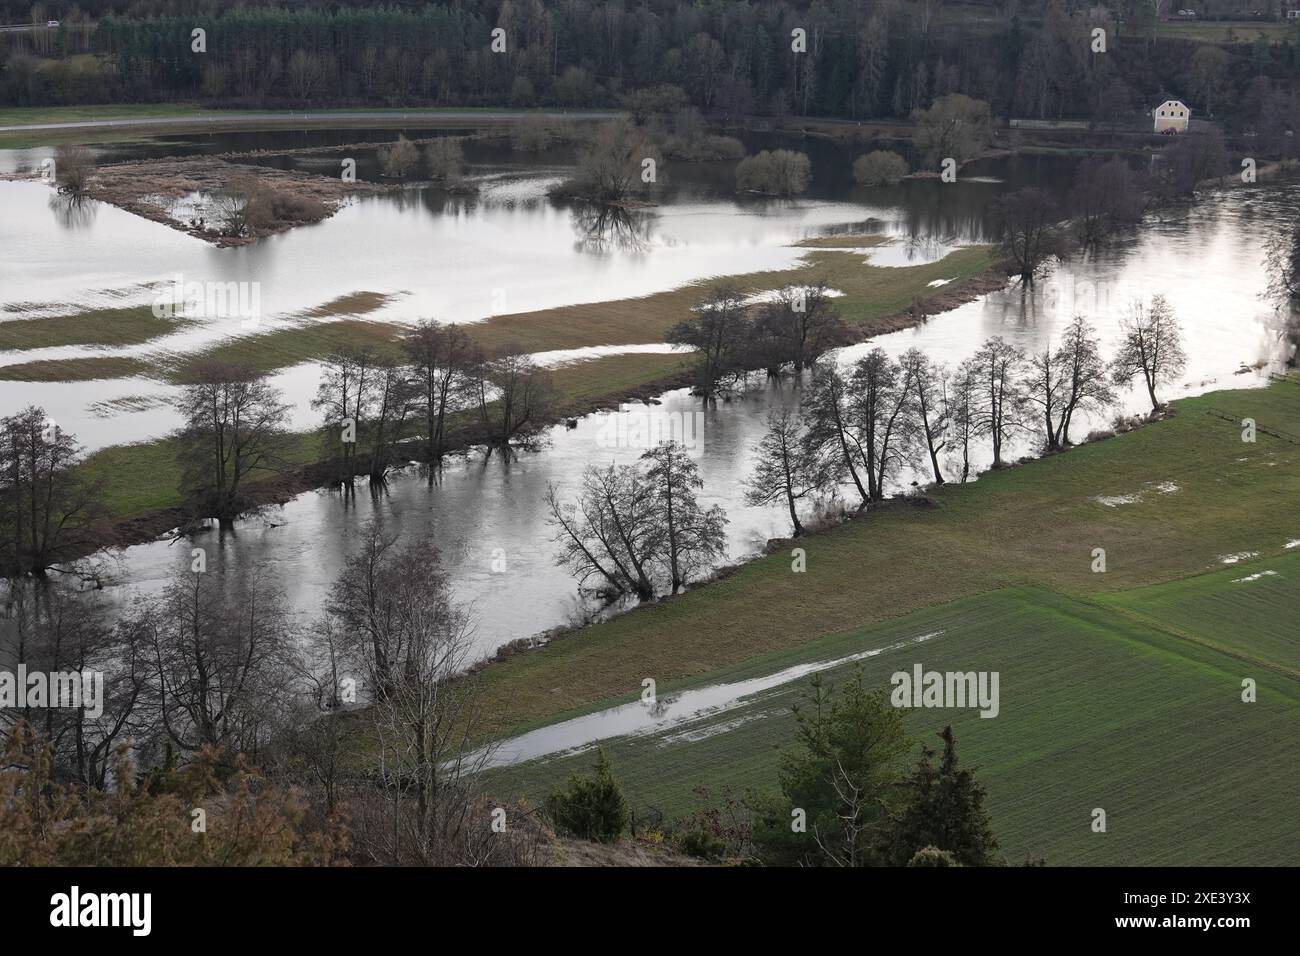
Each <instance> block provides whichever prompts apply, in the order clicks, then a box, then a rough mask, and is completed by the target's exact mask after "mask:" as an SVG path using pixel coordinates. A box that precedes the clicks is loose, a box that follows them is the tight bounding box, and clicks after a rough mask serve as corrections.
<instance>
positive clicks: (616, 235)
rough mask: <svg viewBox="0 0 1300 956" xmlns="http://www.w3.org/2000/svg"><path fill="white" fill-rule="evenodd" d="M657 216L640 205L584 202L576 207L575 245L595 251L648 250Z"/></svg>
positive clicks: (601, 253) (595, 253)
mask: <svg viewBox="0 0 1300 956" xmlns="http://www.w3.org/2000/svg"><path fill="white" fill-rule="evenodd" d="M653 225H654V220H653V219H652V218H651V217H650V214H649V213H647V212H645V211H643V210H640V209H622V208H619V207H617V206H599V205H581V206H578V207H577V208H575V209H574V210H573V231H574V232H575V233H576V234H577V236H578V241H577V242H575V243H574V244H573V245H574V248H575V249H578V250H580V251H582V252H587V253H592V254H594V255H604V254H607V253H609V252H624V253H629V252H632V253H645V252H648V251H649V249H650V235H651V230H652V227H653Z"/></svg>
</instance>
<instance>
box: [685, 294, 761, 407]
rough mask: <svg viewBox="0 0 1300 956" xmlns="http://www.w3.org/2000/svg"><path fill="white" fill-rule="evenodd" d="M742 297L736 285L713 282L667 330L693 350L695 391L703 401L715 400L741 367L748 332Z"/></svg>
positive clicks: (735, 376) (738, 372) (736, 375)
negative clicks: (691, 310) (688, 314)
mask: <svg viewBox="0 0 1300 956" xmlns="http://www.w3.org/2000/svg"><path fill="white" fill-rule="evenodd" d="M744 301H745V300H744V296H743V295H742V294H741V292H740V290H739V289H737V288H736V287H735V286H732V285H727V284H724V285H718V286H715V287H714V288H712V289H710V290H709V291H708V293H707V294H706V295H705V297H704V298H703V299H702V300H701V301H700V303H699V305H697V306H696V307H695V314H694V315H693V316H692V317H691V318H689V319H684V320H682V321H681V322H678V323H677V324H676V325H674V326H673V327H672V328H671V329H669V330H668V341H669V342H671V343H672V344H673V345H679V346H684V347H688V348H691V349H694V350H695V362H696V364H695V392H696V394H698V395H700V396H701V397H702V398H703V399H704V400H705V401H716V399H717V395H718V393H719V392H720V391H721V390H722V389H724V388H725V387H726V386H727V385H728V384H729V383H730V382H733V381H734V380H735V379H736V378H737V377H738V375H739V374H740V372H741V371H742V369H743V362H742V357H743V355H744V353H745V349H746V334H747V332H748V322H747V321H746V318H745V311H744Z"/></svg>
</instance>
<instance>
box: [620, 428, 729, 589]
mask: <svg viewBox="0 0 1300 956" xmlns="http://www.w3.org/2000/svg"><path fill="white" fill-rule="evenodd" d="M641 460H642V462H644V463H646V464H647V465H648V469H647V471H646V481H647V482H648V483H649V484H650V488H651V500H652V506H651V507H652V512H653V517H654V521H655V523H656V524H658V526H659V528H660V539H661V542H662V544H661V546H660V553H659V554H658V555H657V558H658V560H659V562H660V563H661V564H663V565H664V567H665V568H666V569H667V571H668V580H669V588H670V589H671V591H672V592H673V593H676V591H677V590H678V589H679V588H681V587H682V586H683V585H685V584H686V583H687V581H688V580H689V579H690V577H691V575H692V574H694V573H695V572H696V571H698V570H699V569H700V568H703V567H707V566H708V565H709V563H710V562H712V561H715V560H717V559H718V558H720V557H722V555H723V554H724V553H725V552H726V543H727V538H726V532H725V529H726V525H727V516H726V514H725V513H724V512H723V510H722V508H721V507H720V506H718V505H713V506H711V507H708V508H706V507H704V506H703V505H701V504H700V502H699V498H698V497H697V494H696V493H697V492H698V491H699V490H700V489H701V488H703V487H704V479H703V478H701V477H700V470H699V466H697V465H696V464H695V461H694V460H693V459H692V458H691V456H690V455H688V454H687V453H686V449H685V448H683V447H682V446H681V445H679V444H677V443H676V442H671V441H666V442H660V443H659V444H658V445H656V446H655V447H654V448H651V449H650V450H649V451H647V452H646V453H645V454H643V455H642V456H641Z"/></svg>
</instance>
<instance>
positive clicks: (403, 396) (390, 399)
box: [369, 359, 416, 487]
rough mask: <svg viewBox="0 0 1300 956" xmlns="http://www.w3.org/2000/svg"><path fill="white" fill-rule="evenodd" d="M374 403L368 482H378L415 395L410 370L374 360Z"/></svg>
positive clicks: (386, 474) (380, 481)
mask: <svg viewBox="0 0 1300 956" xmlns="http://www.w3.org/2000/svg"><path fill="white" fill-rule="evenodd" d="M374 382H375V391H374V405H373V410H372V414H371V422H370V425H371V427H370V429H369V431H370V468H369V472H370V482H371V487H377V486H378V485H380V484H382V483H383V482H384V480H385V479H386V478H387V476H388V469H389V467H390V466H391V465H392V458H393V453H392V449H393V445H394V444H396V443H397V442H398V441H400V440H401V438H402V430H403V427H404V426H405V424H406V418H407V416H408V415H409V414H410V411H411V408H412V406H413V405H414V403H415V399H416V383H415V382H414V380H413V379H412V378H411V373H410V370H409V369H408V368H407V367H406V366H404V365H399V364H397V363H396V362H394V361H392V360H391V359H381V360H380V361H378V362H377V363H376V364H375V377H374Z"/></svg>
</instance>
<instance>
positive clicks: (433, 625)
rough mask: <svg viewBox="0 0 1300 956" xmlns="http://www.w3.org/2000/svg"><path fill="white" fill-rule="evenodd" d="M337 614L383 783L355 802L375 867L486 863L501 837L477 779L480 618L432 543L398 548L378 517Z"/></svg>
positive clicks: (359, 831) (338, 592) (333, 610)
mask: <svg viewBox="0 0 1300 956" xmlns="http://www.w3.org/2000/svg"><path fill="white" fill-rule="evenodd" d="M329 613H330V614H331V616H332V617H334V618H335V621H336V625H337V627H338V631H337V632H336V633H339V634H341V635H343V636H344V648H343V653H344V656H346V657H347V658H348V659H349V660H350V662H352V664H353V665H354V666H356V667H358V668H359V669H360V671H361V673H362V675H363V676H364V678H365V680H366V689H367V691H368V694H369V697H370V700H371V706H370V709H369V713H370V717H371V721H372V723H371V727H372V730H373V733H374V739H375V746H376V748H377V755H376V761H377V769H376V772H375V781H374V782H375V783H376V784H378V792H377V793H376V791H375V789H374V788H373V787H367V788H366V790H365V791H363V792H362V793H361V794H359V795H358V796H357V797H356V798H355V799H353V800H352V801H350V805H351V807H352V809H353V812H354V816H355V822H354V840H355V841H356V843H357V845H358V851H359V852H360V853H361V854H362V855H363V856H364V857H366V858H368V859H371V860H373V861H374V862H377V863H385V864H390V865H391V864H397V865H423V866H428V865H451V864H461V865H465V864H469V865H475V864H484V863H491V862H493V861H494V860H495V859H497V858H498V855H499V854H501V853H502V851H503V850H504V848H505V847H507V846H508V845H509V843H510V841H509V839H505V840H496V839H494V837H496V836H497V834H494V833H493V832H492V817H491V810H492V808H491V807H490V806H489V805H487V803H486V801H485V800H484V799H482V796H481V793H480V791H479V775H480V771H481V770H482V768H483V767H484V766H485V765H486V763H487V762H488V760H489V759H490V757H491V753H492V750H491V748H485V749H479V750H474V749H472V748H471V747H470V742H471V740H472V739H473V737H474V735H475V734H477V733H478V716H479V712H478V707H477V691H476V687H477V685H476V681H475V679H474V677H473V676H472V675H469V674H468V673H467V672H466V671H467V669H468V667H469V665H470V664H471V663H472V657H471V655H472V651H473V643H472V641H471V639H470V638H471V634H472V630H471V621H470V618H469V615H468V614H467V613H466V612H465V610H464V609H463V608H461V607H459V606H458V605H457V604H455V602H454V601H453V600H452V597H451V591H450V586H449V582H448V579H447V576H446V574H445V572H444V571H443V568H442V562H441V558H440V556H439V554H438V552H437V550H436V549H435V548H434V547H433V546H432V545H431V544H430V543H429V542H428V541H427V540H413V541H411V542H410V543H409V544H406V545H404V546H401V547H398V546H397V539H396V538H395V537H387V536H384V535H383V534H382V533H381V532H380V531H379V530H378V528H377V527H376V526H375V525H374V523H373V522H372V523H371V524H370V525H369V526H368V527H367V528H366V530H365V532H364V541H363V545H362V550H361V551H360V552H359V553H358V554H357V555H356V556H354V558H353V559H352V560H350V561H349V563H348V566H347V567H346V568H345V569H344V571H343V573H342V574H341V575H340V577H339V580H338V581H337V582H336V584H335V588H334V597H333V600H332V601H331V604H330V607H329Z"/></svg>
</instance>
